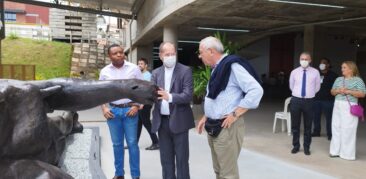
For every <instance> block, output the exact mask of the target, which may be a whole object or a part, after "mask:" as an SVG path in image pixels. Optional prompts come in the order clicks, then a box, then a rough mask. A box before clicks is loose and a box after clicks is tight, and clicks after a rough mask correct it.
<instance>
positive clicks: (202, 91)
mask: <svg viewBox="0 0 366 179" xmlns="http://www.w3.org/2000/svg"><path fill="white" fill-rule="evenodd" d="M214 37H216V38H217V39H219V40H220V41H221V43H222V44H223V46H224V52H225V53H227V54H236V53H237V52H238V50H239V49H240V45H239V44H238V43H233V42H231V41H229V40H227V38H226V34H225V33H224V34H220V33H219V32H216V33H215V34H214ZM210 76H211V68H210V67H208V66H204V67H202V66H198V67H196V68H194V69H193V86H194V89H193V94H194V95H193V103H194V104H201V103H202V100H203V99H204V97H205V95H206V87H207V84H208V80H209V79H210Z"/></svg>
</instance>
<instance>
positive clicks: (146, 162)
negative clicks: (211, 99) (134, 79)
mask: <svg viewBox="0 0 366 179" xmlns="http://www.w3.org/2000/svg"><path fill="white" fill-rule="evenodd" d="M282 108H283V104H282V102H273V101H272V102H264V103H262V104H261V107H260V108H259V109H257V110H255V111H251V112H249V113H248V114H246V118H245V125H246V128H245V138H244V146H243V150H242V153H241V155H240V157H239V167H240V175H241V178H332V177H334V178H363V176H364V175H366V171H365V170H364V166H365V165H366V150H365V148H366V140H365V139H366V137H365V133H366V132H365V131H366V126H365V124H364V123H360V124H359V130H358V140H357V160H356V161H345V160H342V159H339V158H335V159H334V158H329V157H328V150H329V141H328V140H327V139H326V138H325V134H323V136H324V137H320V138H313V143H312V146H311V152H312V155H311V156H305V155H304V154H303V153H302V152H299V153H298V154H295V155H293V154H290V149H291V139H292V138H291V136H287V134H285V133H281V132H279V133H275V134H273V133H272V125H273V115H274V112H275V111H280V110H282ZM194 111H195V116H196V118H198V116H200V114H201V110H199V109H197V108H195V110H194ZM79 114H80V120H81V121H85V122H83V123H84V125H86V126H99V127H100V132H101V142H102V144H101V152H102V153H101V157H102V169H103V171H104V173H105V174H106V176H107V178H111V177H113V172H114V169H113V153H112V145H111V141H110V137H109V131H108V127H107V126H106V123H105V122H103V121H104V119H103V117H102V115H101V112H100V108H94V109H91V110H87V111H82V112H80V113H79ZM278 126H279V125H278ZM324 126H325V125H323V128H324ZM278 129H279V128H278ZM278 131H280V130H278ZM139 145H140V151H141V176H142V178H146V179H150V178H151V179H158V178H161V166H160V160H159V152H158V151H146V150H145V149H144V148H145V147H147V146H149V145H150V139H149V138H148V135H147V133H146V131H145V130H143V133H142V138H141V141H140V144H139ZM190 154H191V156H190V170H191V178H192V179H202V178H205V179H206V178H214V175H213V170H212V167H211V157H210V151H209V148H208V144H207V140H206V137H205V136H204V135H198V134H197V133H196V131H195V130H191V131H190ZM126 155H127V151H126ZM127 156H128V155H127ZM127 161H128V160H126V161H125V165H126V168H125V171H126V175H128V174H129V168H128V162H127ZM128 177H129V176H127V178H128Z"/></svg>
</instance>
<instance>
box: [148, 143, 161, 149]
mask: <svg viewBox="0 0 366 179" xmlns="http://www.w3.org/2000/svg"><path fill="white" fill-rule="evenodd" d="M157 149H159V144H152V145H151V146H150V147H147V148H145V150H157Z"/></svg>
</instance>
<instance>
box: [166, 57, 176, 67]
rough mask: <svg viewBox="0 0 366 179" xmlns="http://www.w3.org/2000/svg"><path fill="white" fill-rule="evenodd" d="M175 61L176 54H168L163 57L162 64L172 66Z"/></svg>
mask: <svg viewBox="0 0 366 179" xmlns="http://www.w3.org/2000/svg"><path fill="white" fill-rule="evenodd" d="M176 63H177V56H175V55H173V56H168V57H164V60H163V64H164V66H165V67H167V68H173V67H174V66H175V64H176Z"/></svg>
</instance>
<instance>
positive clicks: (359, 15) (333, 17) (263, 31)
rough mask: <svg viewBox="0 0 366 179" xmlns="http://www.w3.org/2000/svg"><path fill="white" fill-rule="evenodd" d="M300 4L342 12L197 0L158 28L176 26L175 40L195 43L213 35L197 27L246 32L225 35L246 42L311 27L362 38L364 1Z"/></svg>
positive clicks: (262, 1)
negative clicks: (177, 28)
mask: <svg viewBox="0 0 366 179" xmlns="http://www.w3.org/2000/svg"><path fill="white" fill-rule="evenodd" d="M301 2H308V3H318V4H331V5H338V6H345V7H346V8H343V9H339V8H329V7H316V6H306V5H296V4H285V3H278V2H270V1H267V0H226V1H222V0H197V1H195V2H194V3H192V4H189V5H188V6H186V7H184V8H182V9H180V10H179V11H176V12H175V13H174V14H173V15H171V16H169V17H168V18H166V19H165V20H164V22H163V23H161V24H162V25H163V24H166V23H169V24H176V25H178V27H179V39H184V40H199V39H201V38H203V37H205V36H208V35H212V34H213V33H214V31H206V30H199V29H197V27H198V26H201V27H202V26H203V27H216V28H235V29H247V30H250V32H249V33H227V35H228V36H230V37H231V38H240V39H242V38H244V39H247V40H248V42H249V41H251V39H252V40H255V39H257V38H260V37H263V36H266V35H270V34H276V33H284V32H291V31H302V29H303V27H304V26H305V25H311V24H315V25H320V26H324V27H332V28H334V27H338V28H342V30H343V31H344V30H347V31H349V32H350V33H354V34H355V35H365V36H366V34H365V32H366V0H306V1H301ZM347 19H348V20H347ZM355 19H358V20H355Z"/></svg>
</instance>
